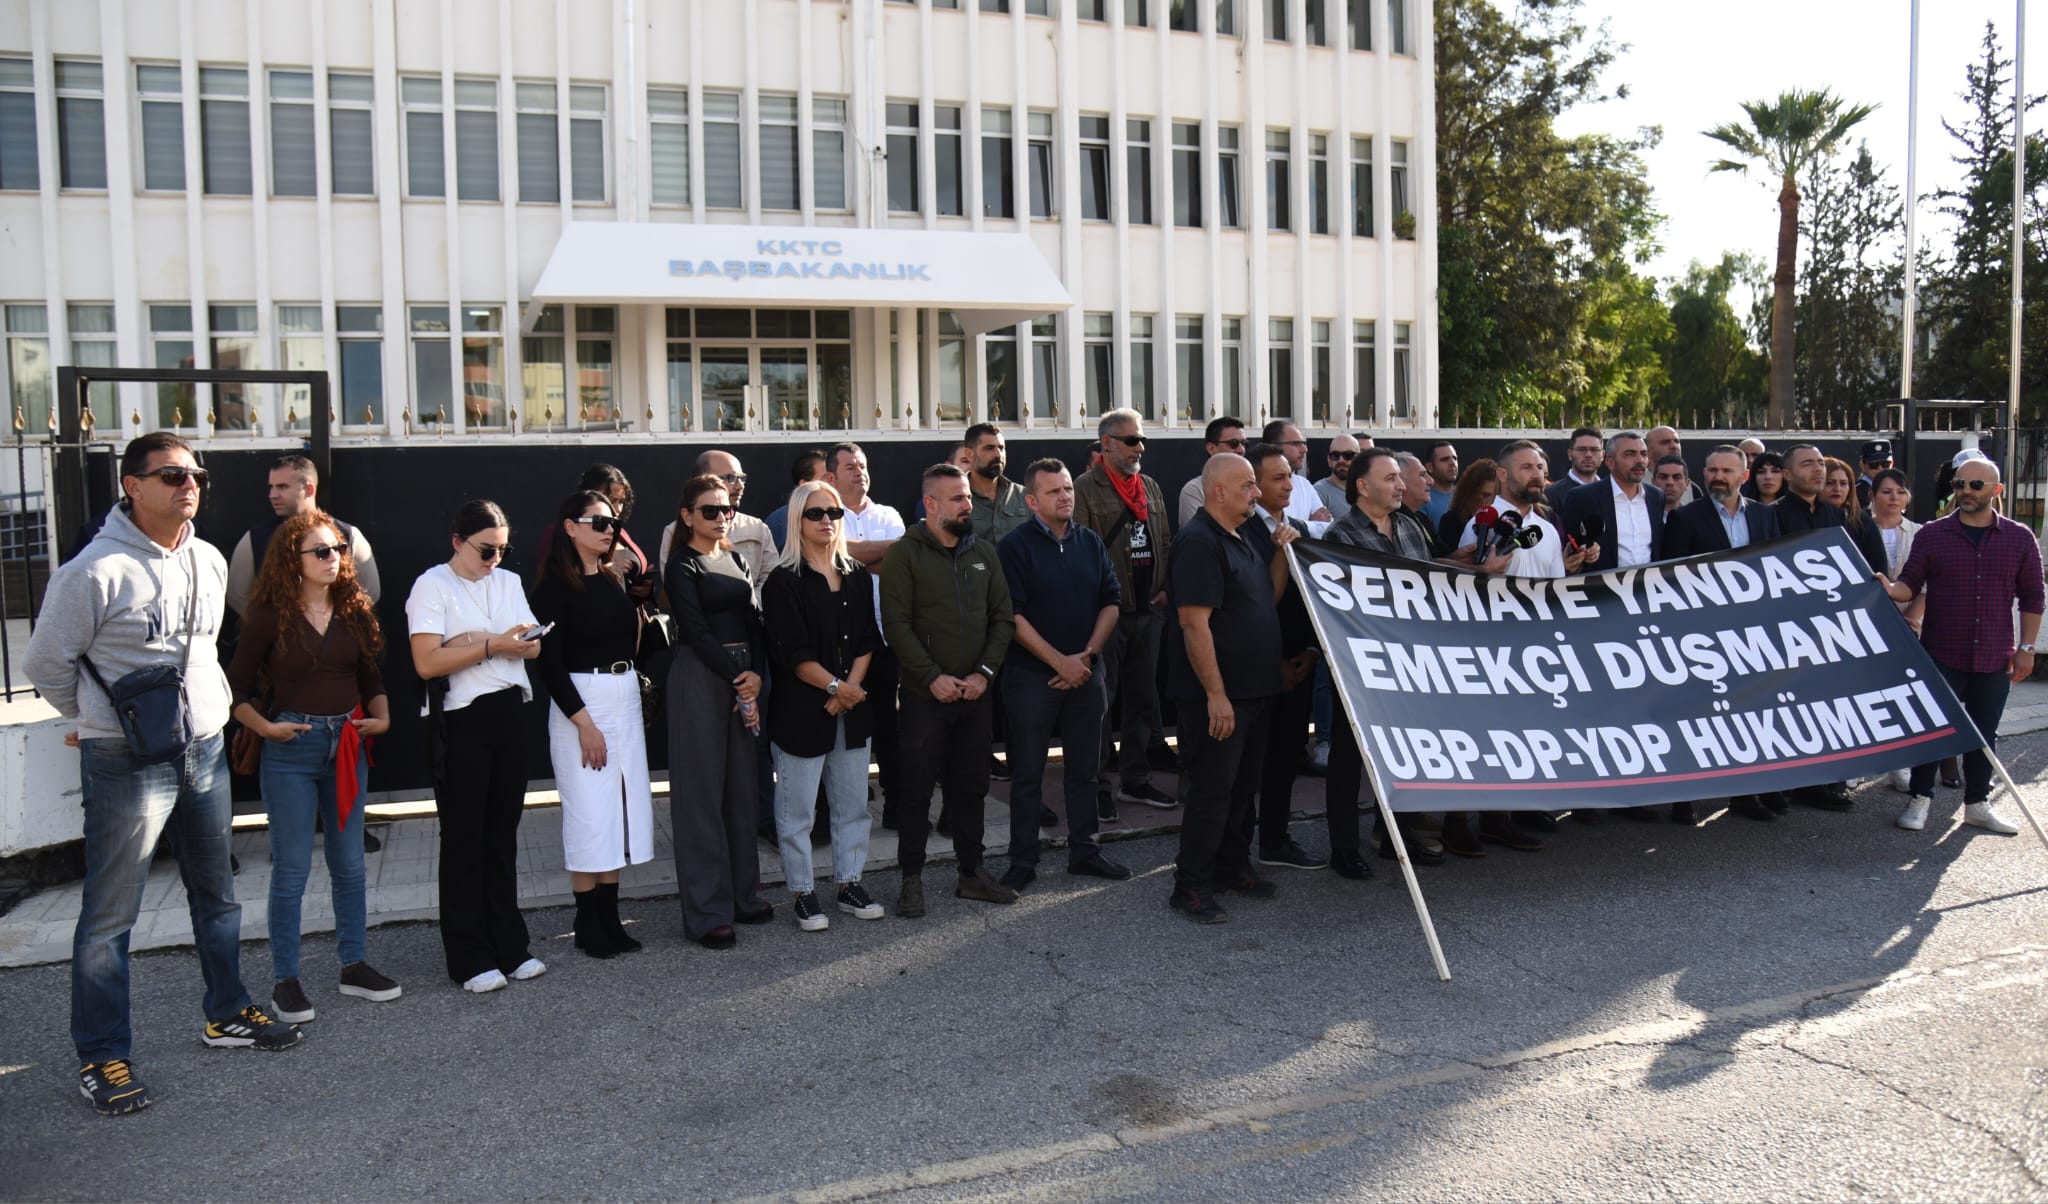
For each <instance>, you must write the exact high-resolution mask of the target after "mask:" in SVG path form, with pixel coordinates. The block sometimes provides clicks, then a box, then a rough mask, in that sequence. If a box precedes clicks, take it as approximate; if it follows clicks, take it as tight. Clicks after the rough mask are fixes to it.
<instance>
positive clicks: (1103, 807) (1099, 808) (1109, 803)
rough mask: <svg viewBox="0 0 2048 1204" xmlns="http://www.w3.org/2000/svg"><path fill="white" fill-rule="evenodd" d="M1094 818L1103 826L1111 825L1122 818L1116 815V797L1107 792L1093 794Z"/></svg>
mask: <svg viewBox="0 0 2048 1204" xmlns="http://www.w3.org/2000/svg"><path fill="white" fill-rule="evenodd" d="M1095 818H1096V819H1097V820H1099V821H1100V822H1102V823H1105V824H1113V823H1115V822H1116V821H1117V820H1119V819H1121V818H1123V817H1122V816H1120V815H1118V814H1117V813H1116V796H1115V795H1112V794H1111V793H1110V792H1109V791H1107V790H1098V791H1096V792H1095Z"/></svg>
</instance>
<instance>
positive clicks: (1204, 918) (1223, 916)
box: [1166, 890, 1230, 924]
mask: <svg viewBox="0 0 2048 1204" xmlns="http://www.w3.org/2000/svg"><path fill="white" fill-rule="evenodd" d="M1166 905H1167V906H1168V907H1170V908H1172V909H1173V910H1175V911H1177V912H1179V913H1180V914H1182V915H1184V916H1186V917H1187V918H1188V919H1190V920H1193V921H1194V922H1195V923H1197V924H1221V923H1223V922H1224V921H1225V920H1228V919H1229V918H1230V913H1229V912H1227V911H1225V910H1223V908H1222V906H1221V905H1220V904H1218V903H1217V902H1216V900H1215V898H1214V897H1213V896H1210V895H1206V894H1203V893H1202V892H1201V891H1198V890H1176V891H1174V892H1173V893H1172V894H1170V895H1168V896H1166Z"/></svg>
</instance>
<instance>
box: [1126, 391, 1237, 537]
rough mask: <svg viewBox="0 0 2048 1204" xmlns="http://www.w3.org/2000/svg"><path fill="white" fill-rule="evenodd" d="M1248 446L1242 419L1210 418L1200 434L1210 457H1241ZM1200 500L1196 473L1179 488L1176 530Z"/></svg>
mask: <svg viewBox="0 0 2048 1204" xmlns="http://www.w3.org/2000/svg"><path fill="white" fill-rule="evenodd" d="M1249 446H1251V445H1250V444H1249V443H1247V442H1245V437H1244V420H1243V419H1242V418H1232V417H1231V416H1230V415H1228V414H1225V415H1224V416H1223V417H1221V418H1211V419H1210V420H1209V426H1208V429H1206V430H1204V431H1203V432H1202V450H1203V451H1205V452H1207V453H1208V454H1209V455H1212V456H1220V455H1222V454H1223V453H1224V452H1229V453H1230V454H1231V455H1234V456H1241V455H1243V454H1244V450H1245V448H1247V447H1249ZM1098 450H1099V449H1098ZM1089 467H1090V468H1093V467H1094V465H1092V464H1091V465H1089ZM1202 500H1203V494H1202V474H1201V473H1199V472H1198V473H1196V474H1195V476H1194V479H1193V480H1191V481H1189V482H1188V483H1187V484H1185V485H1183V486H1181V487H1180V505H1179V506H1178V507H1177V509H1178V511H1179V514H1178V516H1177V518H1176V520H1175V521H1176V529H1178V528H1180V527H1185V526H1187V525H1188V522H1189V520H1191V519H1193V518H1194V517H1195V513H1196V512H1197V511H1199V510H1200V509H1201V508H1202Z"/></svg>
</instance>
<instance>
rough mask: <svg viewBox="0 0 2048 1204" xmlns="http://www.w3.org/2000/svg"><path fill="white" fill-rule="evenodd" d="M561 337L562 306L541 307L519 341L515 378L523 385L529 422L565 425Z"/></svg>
mask: <svg viewBox="0 0 2048 1204" xmlns="http://www.w3.org/2000/svg"><path fill="white" fill-rule="evenodd" d="M563 343H564V340H563V337H562V307H561V306H559V305H549V306H544V307H542V309H541V311H540V316H539V317H538V318H536V319H534V323H533V330H532V332H531V333H529V334H528V335H526V337H524V338H522V339H520V340H519V378H520V381H521V383H522V384H523V385H524V386H525V389H524V391H525V394H526V413H527V418H528V420H529V421H531V420H534V419H538V420H539V421H540V423H541V425H542V426H544V427H551V426H553V425H555V424H556V423H561V424H562V425H563V426H567V425H568V424H569V398H568V394H567V392H565V390H564V387H563V369H564V365H565V364H566V363H567V360H566V359H565V358H564V357H565V355H566V354H567V352H566V349H565V348H564V346H563Z"/></svg>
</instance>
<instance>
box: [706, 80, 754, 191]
mask: <svg viewBox="0 0 2048 1204" xmlns="http://www.w3.org/2000/svg"><path fill="white" fill-rule="evenodd" d="M745 180H746V172H745V169H744V167H743V166H742V164H741V162H740V94H739V93H737V92H706V93H704V203H705V204H706V205H709V206H711V207H712V208H713V209H744V208H746V207H747V193H746V185H745V183H744V181H745Z"/></svg>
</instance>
